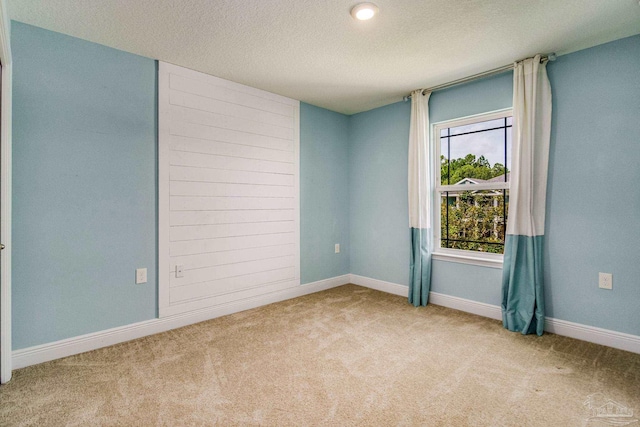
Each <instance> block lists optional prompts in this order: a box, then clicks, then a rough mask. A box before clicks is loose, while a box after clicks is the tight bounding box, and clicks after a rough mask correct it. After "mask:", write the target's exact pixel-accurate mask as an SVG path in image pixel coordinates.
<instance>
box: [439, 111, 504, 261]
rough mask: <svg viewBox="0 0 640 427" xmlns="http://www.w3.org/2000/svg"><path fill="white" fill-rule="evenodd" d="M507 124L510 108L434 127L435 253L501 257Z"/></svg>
mask: <svg viewBox="0 0 640 427" xmlns="http://www.w3.org/2000/svg"><path fill="white" fill-rule="evenodd" d="M511 128H512V117H511V110H507V111H500V112H496V113H489V114H483V115H480V116H474V117H469V118H464V119H457V120H452V121H448V122H444V123H438V124H435V125H434V138H433V141H434V142H435V153H436V155H435V159H436V161H437V163H436V164H435V165H434V166H435V167H434V170H435V183H436V198H435V199H436V201H435V208H436V209H435V213H436V215H434V218H435V220H436V224H435V226H434V230H435V234H436V251H435V252H436V253H440V254H445V255H446V254H450V255H454V256H455V257H458V258H459V257H469V258H475V259H477V258H484V259H489V260H493V261H497V262H500V261H501V259H502V256H501V254H502V253H503V252H504V239H505V231H506V226H507V212H508V205H509V170H510V167H511V159H510V157H511ZM487 254H488V255H487Z"/></svg>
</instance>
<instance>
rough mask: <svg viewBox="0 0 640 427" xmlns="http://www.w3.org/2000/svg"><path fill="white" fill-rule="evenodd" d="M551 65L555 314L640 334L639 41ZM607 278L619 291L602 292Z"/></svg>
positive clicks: (550, 247)
mask: <svg viewBox="0 0 640 427" xmlns="http://www.w3.org/2000/svg"><path fill="white" fill-rule="evenodd" d="M548 69H549V80H550V81H551V87H552V89H553V116H552V120H553V121H552V127H551V156H550V160H549V161H550V164H549V185H548V190H547V223H546V248H547V251H546V258H545V264H546V265H545V281H546V289H545V290H546V303H547V311H548V313H549V316H552V317H555V318H558V319H563V320H569V321H572V322H576V323H581V324H585V325H591V326H597V327H601V328H605V329H612V330H615V331H619V332H626V333H630V334H635V335H640V309H639V308H638V304H639V303H640V249H639V247H640V246H639V245H640V221H639V219H638V218H639V214H640V190H639V189H638V183H639V182H640V169H639V168H638V165H640V36H635V37H629V38H626V39H622V40H618V41H615V42H612V43H607V44H604V45H601V46H596V47H594V48H591V49H586V50H583V51H580V52H575V53H572V54H570V55H566V56H561V57H559V58H558V60H557V61H556V62H554V63H552V64H551V65H549V67H548ZM598 272H605V273H613V290H605V289H599V288H598Z"/></svg>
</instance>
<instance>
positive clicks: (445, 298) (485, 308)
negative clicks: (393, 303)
mask: <svg viewBox="0 0 640 427" xmlns="http://www.w3.org/2000/svg"><path fill="white" fill-rule="evenodd" d="M351 283H353V284H355V285H360V286H364V287H367V288H371V289H376V290H378V291H382V292H387V293H390V294H394V295H400V296H403V297H407V295H408V292H409V288H408V287H407V286H404V285H399V284H397V283H391V282H385V281H382V280H377V279H371V278H369V277H364V276H358V275H355V274H352V275H351ZM429 302H430V303H432V304H435V305H441V306H443V307H448V308H453V309H455V310H460V311H464V312H466V313H473V314H477V315H479V316H483V317H489V318H491V319H496V320H502V309H501V308H500V307H499V306H497V305H493V304H485V303H482V302H477V301H473V300H469V299H465V298H459V297H454V296H451V295H445V294H441V293H437V292H430V293H429ZM544 330H545V331H547V332H550V333H552V334H557V335H562V336H565V337H569V338H575V339H578V340H582V341H587V342H591V343H594V344H601V345H606V346H608V347H613V348H617V349H620V350H626V351H630V352H633V353H638V354H640V336H637V335H631V334H625V333H622V332H616V331H612V330H609V329H602V328H596V327H595V326H588V325H582V324H579V323H573V322H568V321H566V320H560V319H554V318H553V317H547V318H545V325H544Z"/></svg>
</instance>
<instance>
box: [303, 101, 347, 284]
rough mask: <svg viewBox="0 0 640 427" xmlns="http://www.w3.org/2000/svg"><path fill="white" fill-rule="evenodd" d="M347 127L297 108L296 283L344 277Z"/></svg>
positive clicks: (327, 114) (340, 118)
mask: <svg viewBox="0 0 640 427" xmlns="http://www.w3.org/2000/svg"><path fill="white" fill-rule="evenodd" d="M348 123H349V117H348V116H345V115H344V114H339V113H334V112H332V111H328V110H325V109H322V108H318V107H314V106H313V105H309V104H305V103H301V104H300V270H301V273H300V274H301V282H302V283H310V282H315V281H317V280H322V279H327V278H330V277H335V276H341V275H343V274H348V273H350V271H349V248H350V246H351V245H350V242H349V186H348V185H347V182H348V180H349V176H348V173H349V172H348V170H349V151H348ZM336 243H339V244H340V253H339V254H336V253H335V251H334V245H335V244H336Z"/></svg>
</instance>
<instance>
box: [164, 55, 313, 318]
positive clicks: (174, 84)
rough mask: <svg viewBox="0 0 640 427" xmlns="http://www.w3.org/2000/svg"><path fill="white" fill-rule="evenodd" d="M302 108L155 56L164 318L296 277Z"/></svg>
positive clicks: (283, 285)
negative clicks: (178, 272) (157, 61)
mask: <svg viewBox="0 0 640 427" xmlns="http://www.w3.org/2000/svg"><path fill="white" fill-rule="evenodd" d="M299 110H300V103H299V101H296V100H293V99H289V98H285V97H282V96H279V95H275V94H272V93H269V92H265V91H262V90H258V89H255V88H251V87H248V86H244V85H240V84H237V83H233V82H230V81H227V80H223V79H219V78H217V77H213V76H209V75H206V74H202V73H199V72H196V71H192V70H188V69H186V68H182V67H178V66H175V65H171V64H167V63H163V62H160V69H159V149H158V162H159V170H158V173H159V218H158V219H159V233H158V234H159V261H158V268H159V309H160V317H165V316H170V315H175V314H179V313H185V312H189V311H193V310H198V309H203V308H207V307H214V306H216V305H220V304H227V303H230V302H233V301H238V300H242V299H246V298H253V297H256V296H259V295H264V294H267V293H271V292H277V291H281V290H283V289H287V288H292V287H295V286H299V285H300V208H299V207H300V202H299V200H300V197H299V194H300V191H299V147H300V136H299V134H300V131H299ZM178 265H181V266H183V271H184V277H177V275H176V266H178Z"/></svg>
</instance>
